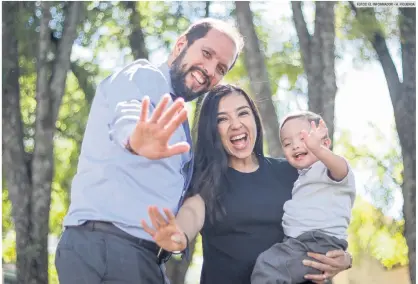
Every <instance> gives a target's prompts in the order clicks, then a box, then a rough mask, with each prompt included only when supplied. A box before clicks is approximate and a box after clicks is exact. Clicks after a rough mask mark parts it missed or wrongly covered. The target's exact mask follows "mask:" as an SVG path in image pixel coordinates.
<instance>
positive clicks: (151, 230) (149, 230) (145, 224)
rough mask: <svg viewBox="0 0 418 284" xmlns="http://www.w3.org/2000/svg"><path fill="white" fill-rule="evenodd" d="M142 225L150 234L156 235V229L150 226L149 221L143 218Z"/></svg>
mask: <svg viewBox="0 0 418 284" xmlns="http://www.w3.org/2000/svg"><path fill="white" fill-rule="evenodd" d="M141 225H142V228H144V231H145V232H147V233H148V234H150V236H151V237H154V236H155V230H153V229H152V228H151V227H149V226H148V224H147V222H145V221H144V220H141Z"/></svg>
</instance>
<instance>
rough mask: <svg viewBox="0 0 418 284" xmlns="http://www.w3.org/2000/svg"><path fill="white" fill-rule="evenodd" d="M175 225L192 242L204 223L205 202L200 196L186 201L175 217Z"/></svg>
mask: <svg viewBox="0 0 418 284" xmlns="http://www.w3.org/2000/svg"><path fill="white" fill-rule="evenodd" d="M176 221H177V225H178V226H179V228H180V229H181V230H182V231H183V232H184V233H185V234H186V235H187V237H188V238H189V240H192V239H194V238H195V237H196V235H197V234H198V233H199V232H200V230H201V229H202V227H203V224H204V223H205V202H204V201H203V199H202V197H201V196H200V195H198V194H197V195H195V196H192V197H189V198H187V199H186V201H185V202H184V203H183V205H182V206H181V207H180V210H179V212H178V213H177V216H176Z"/></svg>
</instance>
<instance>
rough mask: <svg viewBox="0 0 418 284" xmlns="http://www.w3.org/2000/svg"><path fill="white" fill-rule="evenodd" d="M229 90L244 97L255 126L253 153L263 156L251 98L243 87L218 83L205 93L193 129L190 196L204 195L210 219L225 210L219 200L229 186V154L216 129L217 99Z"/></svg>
mask: <svg viewBox="0 0 418 284" xmlns="http://www.w3.org/2000/svg"><path fill="white" fill-rule="evenodd" d="M232 93H238V94H240V95H242V96H244V98H245V99H246V100H247V102H248V104H249V106H250V108H251V110H252V112H253V115H254V119H255V123H256V127H257V138H256V141H255V145H254V151H253V152H254V153H255V155H256V156H257V157H264V154H263V129H262V125H261V119H260V114H259V112H258V110H257V107H256V105H255V103H254V101H253V100H252V99H251V98H250V96H248V94H247V93H246V92H244V91H243V90H242V89H240V88H238V87H235V86H232V85H218V86H216V87H215V88H213V89H212V90H211V91H210V92H208V93H207V94H206V96H205V98H204V100H203V103H202V106H201V108H200V111H199V119H198V121H196V122H195V124H194V125H195V126H196V125H197V127H194V128H193V136H194V138H195V139H194V140H195V143H194V145H195V150H194V153H195V156H194V170H193V178H192V182H191V188H190V190H189V196H191V195H195V194H200V196H201V197H202V198H203V200H204V201H205V204H206V211H207V212H206V213H207V214H206V215H207V216H209V219H210V220H209V221H211V222H213V221H214V220H217V219H219V218H220V217H221V216H223V214H224V213H225V210H224V208H223V206H222V200H221V199H222V196H223V194H224V193H225V191H226V190H227V187H228V180H227V179H226V172H227V170H228V154H227V152H226V151H225V149H224V147H223V145H222V141H221V137H220V135H219V132H218V108H219V102H220V100H221V99H222V98H223V97H225V96H228V95H230V94H232ZM196 108H198V106H196ZM196 130H197V133H196Z"/></svg>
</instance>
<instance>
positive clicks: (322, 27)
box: [292, 1, 337, 139]
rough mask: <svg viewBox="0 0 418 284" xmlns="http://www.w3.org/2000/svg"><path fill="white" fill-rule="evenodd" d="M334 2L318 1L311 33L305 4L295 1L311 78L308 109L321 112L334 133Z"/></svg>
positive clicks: (300, 40)
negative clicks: (304, 9)
mask: <svg viewBox="0 0 418 284" xmlns="http://www.w3.org/2000/svg"><path fill="white" fill-rule="evenodd" d="M334 6H335V2H321V1H318V2H315V8H316V9H315V30H314V34H313V35H310V34H309V31H308V29H307V26H306V22H305V19H304V16H303V13H302V3H301V2H292V11H293V21H294V23H295V28H296V32H297V35H298V38H299V45H300V52H301V56H302V61H303V65H304V69H305V73H306V77H307V80H308V100H309V101H308V107H309V110H310V111H312V112H315V113H318V114H320V115H321V116H322V117H323V119H324V121H325V123H326V124H327V127H328V131H329V136H330V138H331V139H332V138H333V135H334V109H335V96H336V94H337V83H336V78H335V14H334Z"/></svg>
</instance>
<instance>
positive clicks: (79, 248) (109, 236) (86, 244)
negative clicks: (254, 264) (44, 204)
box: [55, 222, 169, 284]
mask: <svg viewBox="0 0 418 284" xmlns="http://www.w3.org/2000/svg"><path fill="white" fill-rule="evenodd" d="M94 224H99V225H100V226H99V225H96V226H95V225H94ZM101 224H102V223H101V222H88V223H87V224H85V225H81V226H77V227H67V228H66V229H65V231H64V232H63V234H62V236H61V239H60V241H59V243H58V247H57V252H56V256H55V266H56V268H57V272H58V277H59V283H60V284H96V283H97V284H99V283H106V284H119V283H126V284H130V283H132V284H134V283H135V284H142V283H144V284H154V283H156V284H164V283H169V281H168V280H167V279H166V277H165V275H164V272H163V270H164V268H163V265H160V264H159V261H158V258H157V253H156V252H155V251H152V250H150V249H149V248H147V247H146V246H144V245H143V243H141V242H138V241H135V239H136V238H135V237H132V236H130V238H129V237H128V238H125V237H124V236H125V235H127V233H125V232H123V231H122V230H120V229H118V228H117V227H113V228H111V231H112V230H113V231H115V232H116V233H117V234H114V233H113V232H111V233H109V232H108V230H107V229H106V230H101V227H104V228H109V223H107V224H105V225H106V226H102V225H101ZM110 226H112V225H110ZM124 234H125V235H124ZM136 240H139V239H136Z"/></svg>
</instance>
